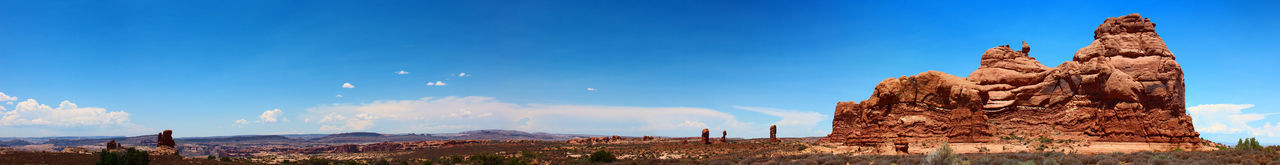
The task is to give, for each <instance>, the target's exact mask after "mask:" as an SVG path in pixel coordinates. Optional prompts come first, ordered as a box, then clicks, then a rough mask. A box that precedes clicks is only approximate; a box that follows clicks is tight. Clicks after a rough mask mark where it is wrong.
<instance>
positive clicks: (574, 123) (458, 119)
mask: <svg viewBox="0 0 1280 165" xmlns="http://www.w3.org/2000/svg"><path fill="white" fill-rule="evenodd" d="M744 108H751V109H755V110H759V112H795V113H799V115H789V114H775V115H779V116H783V119H782V120H781V121H779V123H786V124H788V125H795V126H796V127H803V126H806V125H809V126H812V125H816V122H818V121H820V120H819V119H813V118H814V117H815V116H817V117H821V115H814V114H811V113H805V112H800V111H794V110H781V109H773V108H759V107H744ZM306 111H307V112H305V113H306V114H304V115H303V116H304V117H306V118H318V119H320V120H319V121H317V122H315V123H316V124H317V126H318V127H319V130H321V131H327V132H335V131H380V130H381V131H386V130H395V131H413V132H454V131H464V130H472V129H515V130H525V131H541V132H564V133H593V134H623V135H659V136H697V134H698V131H700V130H701V129H702V128H711V129H717V130H719V129H725V130H729V132H730V135H732V136H735V137H767V136H768V125H767V124H755V123H750V122H743V121H739V120H738V119H737V118H736V117H735V116H734V115H731V114H728V113H724V112H720V111H716V110H713V109H706V108H692V107H630V106H598V105H548V104H513V103H507V102H501V101H497V100H495V99H494V98H491V97H480V96H468V97H443V98H422V99H417V100H383V101H374V102H370V103H363V104H331V105H322V106H317V107H312V108H308V109H307V110H306ZM810 119H813V120H810ZM795 120H810V121H795ZM797 129H799V128H797ZM807 130H811V129H807ZM807 130H806V131H807ZM797 132H802V131H799V130H797ZM822 134H825V133H823V132H812V131H810V132H807V133H804V134H787V135H784V136H820V135H822Z"/></svg>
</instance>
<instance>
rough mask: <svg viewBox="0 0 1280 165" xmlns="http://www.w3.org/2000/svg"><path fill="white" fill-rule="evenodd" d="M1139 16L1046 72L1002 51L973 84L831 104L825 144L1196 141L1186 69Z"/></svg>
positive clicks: (906, 88)
mask: <svg viewBox="0 0 1280 165" xmlns="http://www.w3.org/2000/svg"><path fill="white" fill-rule="evenodd" d="M1155 26H1156V24H1154V23H1151V20H1150V19H1146V18H1142V16H1140V15H1138V14H1136V13H1135V14H1130V15H1127V16H1121V17H1114V18H1107V20H1106V21H1103V23H1102V25H1099V26H1098V29H1097V30H1094V35H1093V38H1094V40H1093V43H1092V44H1090V45H1089V46H1086V47H1084V48H1080V50H1079V51H1076V54H1075V57H1074V58H1073V59H1072V60H1071V61H1067V62H1064V63H1062V64H1060V65H1058V67H1053V68H1050V67H1046V66H1044V65H1042V64H1040V62H1038V61H1036V59H1035V58H1032V57H1030V56H1028V55H1027V53H1029V52H1030V47H1029V46H1027V45H1026V43H1025V42H1024V43H1023V47H1022V50H1014V49H1012V48H1009V46H1008V45H1005V46H998V47H995V48H991V49H988V50H987V51H986V52H985V53H983V54H982V61H981V66H979V67H978V70H975V71H973V73H970V74H969V77H967V78H965V77H957V76H954V75H950V74H947V73H942V72H938V71H928V72H924V73H920V74H919V75H915V76H903V77H899V78H889V79H885V80H884V81H881V82H880V84H879V85H876V87H875V92H874V93H873V94H872V95H871V97H870V98H869V99H867V100H865V101H862V102H840V103H837V104H836V110H835V119H834V120H833V122H832V127H833V128H832V129H833V130H832V131H831V134H830V135H827V137H826V138H823V139H822V140H823V141H825V142H838V143H843V144H845V145H877V144H887V143H893V144H898V145H902V144H904V143H915V142H925V141H930V140H945V141H948V142H952V143H974V142H977V143H981V142H991V141H995V140H998V139H999V137H1000V136H1004V135H1011V134H1026V135H1031V134H1035V135H1033V136H1046V137H1052V138H1055V139H1076V140H1084V141H1100V142H1148V143H1186V142H1200V140H1199V135H1200V134H1199V133H1196V131H1195V128H1194V127H1192V125H1191V117H1190V116H1188V115H1187V114H1186V112H1185V103H1184V102H1183V100H1184V99H1183V97H1184V96H1183V93H1184V91H1183V79H1182V68H1181V67H1180V66H1179V65H1178V62H1175V61H1174V56H1173V53H1172V52H1170V51H1169V48H1168V47H1166V46H1165V44H1164V41H1163V40H1162V39H1160V36H1159V35H1157V34H1156V32H1155Z"/></svg>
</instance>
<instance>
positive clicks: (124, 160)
mask: <svg viewBox="0 0 1280 165" xmlns="http://www.w3.org/2000/svg"><path fill="white" fill-rule="evenodd" d="M150 162H151V156H150V155H147V152H145V151H139V150H137V149H133V148H128V149H125V150H124V153H116V152H112V151H108V150H106V149H103V150H102V152H98V162H97V163H94V164H96V165H137V164H142V165H145V164H149V163H150Z"/></svg>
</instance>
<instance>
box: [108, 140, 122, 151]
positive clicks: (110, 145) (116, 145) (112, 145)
mask: <svg viewBox="0 0 1280 165" xmlns="http://www.w3.org/2000/svg"><path fill="white" fill-rule="evenodd" d="M114 149H120V143H116V140H111V141H109V142H107V150H114Z"/></svg>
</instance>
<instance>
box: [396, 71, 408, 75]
mask: <svg viewBox="0 0 1280 165" xmlns="http://www.w3.org/2000/svg"><path fill="white" fill-rule="evenodd" d="M396 74H397V75H406V74H409V72H405V71H404V70H400V71H399V72H396Z"/></svg>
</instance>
